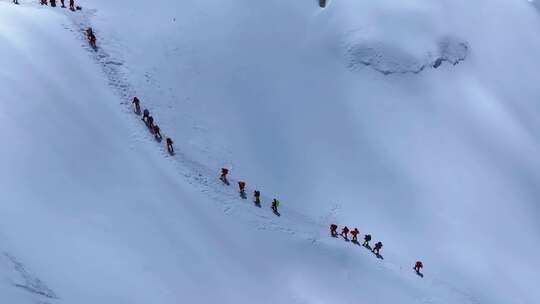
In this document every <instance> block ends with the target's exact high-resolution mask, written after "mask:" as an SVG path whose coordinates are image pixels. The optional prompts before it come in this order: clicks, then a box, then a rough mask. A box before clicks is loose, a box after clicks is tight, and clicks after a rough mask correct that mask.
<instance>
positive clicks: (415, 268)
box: [414, 261, 424, 273]
mask: <svg viewBox="0 0 540 304" xmlns="http://www.w3.org/2000/svg"><path fill="white" fill-rule="evenodd" d="M422 268H424V264H422V262H421V261H416V264H414V271H416V273H420V269H422Z"/></svg>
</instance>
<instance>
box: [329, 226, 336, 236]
mask: <svg viewBox="0 0 540 304" xmlns="http://www.w3.org/2000/svg"><path fill="white" fill-rule="evenodd" d="M330 235H331V236H333V237H337V225H336V224H332V225H330Z"/></svg>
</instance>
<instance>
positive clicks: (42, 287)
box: [4, 252, 58, 299]
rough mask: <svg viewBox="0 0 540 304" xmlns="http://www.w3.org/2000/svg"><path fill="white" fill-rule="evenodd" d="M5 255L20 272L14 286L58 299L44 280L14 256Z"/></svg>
mask: <svg viewBox="0 0 540 304" xmlns="http://www.w3.org/2000/svg"><path fill="white" fill-rule="evenodd" d="M4 256H5V257H6V258H7V260H8V261H9V262H11V264H12V265H13V269H14V270H15V271H16V272H17V273H18V274H19V280H18V281H17V282H14V283H13V286H15V287H18V288H21V289H24V290H26V291H28V292H31V293H33V294H37V295H40V296H43V297H46V298H49V299H58V296H57V295H56V293H55V292H54V291H53V290H52V289H50V288H49V287H48V286H47V285H46V284H45V283H44V282H43V281H41V280H40V279H39V278H37V277H36V276H34V275H32V274H31V273H30V272H28V271H27V270H26V268H25V267H24V265H23V264H22V263H20V262H19V261H18V260H17V259H16V258H15V257H14V256H12V255H10V254H8V253H5V252H4Z"/></svg>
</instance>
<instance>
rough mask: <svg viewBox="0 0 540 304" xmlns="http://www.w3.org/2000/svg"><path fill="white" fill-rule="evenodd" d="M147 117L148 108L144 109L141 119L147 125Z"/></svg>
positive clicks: (148, 113)
mask: <svg viewBox="0 0 540 304" xmlns="http://www.w3.org/2000/svg"><path fill="white" fill-rule="evenodd" d="M148 117H150V111H148V109H144V111H143V114H142V121H144V123H145V124H146V125H148Z"/></svg>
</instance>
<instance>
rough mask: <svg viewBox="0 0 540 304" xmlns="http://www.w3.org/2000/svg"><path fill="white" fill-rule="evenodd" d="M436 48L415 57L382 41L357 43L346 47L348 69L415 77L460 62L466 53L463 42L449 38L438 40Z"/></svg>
mask: <svg viewBox="0 0 540 304" xmlns="http://www.w3.org/2000/svg"><path fill="white" fill-rule="evenodd" d="M436 46H437V48H436V49H435V50H430V51H426V52H425V54H423V55H420V57H416V56H415V55H413V54H408V53H407V52H406V51H404V50H401V49H399V47H396V46H393V45H391V44H387V43H385V42H376V41H363V42H357V43H355V44H353V45H351V46H349V47H348V48H347V57H348V61H349V63H348V66H349V68H350V69H352V70H356V69H358V68H359V67H360V66H361V65H365V66H368V67H371V68H373V69H374V70H376V71H378V72H381V73H383V74H385V75H388V74H395V73H414V74H417V73H420V72H422V71H423V70H424V69H426V68H429V67H432V68H438V67H439V66H440V65H441V64H443V63H444V62H448V63H450V64H453V65H456V64H458V63H459V62H461V61H464V60H465V58H467V54H468V52H469V46H468V45H467V43H466V42H463V41H459V40H457V39H453V38H441V39H440V40H439V42H438V43H436Z"/></svg>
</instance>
